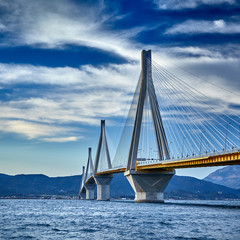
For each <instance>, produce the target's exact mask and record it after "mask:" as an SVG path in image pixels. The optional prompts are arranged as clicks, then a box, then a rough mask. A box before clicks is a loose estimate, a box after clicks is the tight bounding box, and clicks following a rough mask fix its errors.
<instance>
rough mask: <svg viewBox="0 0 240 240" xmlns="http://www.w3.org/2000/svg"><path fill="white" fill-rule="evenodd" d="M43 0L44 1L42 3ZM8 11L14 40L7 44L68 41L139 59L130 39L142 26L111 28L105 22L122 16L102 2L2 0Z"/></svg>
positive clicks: (58, 44)
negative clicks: (107, 12)
mask: <svg viewBox="0 0 240 240" xmlns="http://www.w3.org/2000/svg"><path fill="white" fill-rule="evenodd" d="M41 2H42V4H41ZM1 5H4V7H5V9H7V10H8V15H7V16H5V18H3V19H2V21H5V22H4V25H6V27H7V29H8V32H9V33H11V36H12V37H11V39H8V41H7V42H4V43H2V44H4V45H9V44H10V45H31V46H34V45H37V46H38V47H39V46H40V47H43V48H63V47H64V46H65V45H67V44H75V45H79V46H87V47H94V48H98V49H102V50H104V51H109V52H114V53H117V54H119V55H122V56H124V57H127V58H130V59H134V60H135V59H136V58H138V52H139V50H138V48H137V47H135V45H134V44H132V43H131V41H130V40H129V39H130V38H131V37H132V36H135V35H136V34H138V33H139V32H140V31H141V30H142V28H133V29H128V30H127V31H124V30H122V31H121V30H118V31H111V30H109V29H108V28H107V27H106V26H105V25H106V22H107V21H110V20H114V19H115V18H116V19H117V18H118V16H114V15H113V14H112V15H107V14H104V9H105V6H104V4H103V2H102V1H100V3H97V2H96V3H95V4H94V5H92V6H91V7H90V6H88V7H86V6H85V5H84V4H83V3H81V2H79V3H78V4H77V5H74V4H73V3H72V2H70V1H66V0H64V1H55V0H53V1H44V0H42V1H40V2H39V1H37V2H34V1H26V0H21V1H16V0H13V1H10V2H8V3H1V2H0V6H1ZM83 13H84V14H83Z"/></svg>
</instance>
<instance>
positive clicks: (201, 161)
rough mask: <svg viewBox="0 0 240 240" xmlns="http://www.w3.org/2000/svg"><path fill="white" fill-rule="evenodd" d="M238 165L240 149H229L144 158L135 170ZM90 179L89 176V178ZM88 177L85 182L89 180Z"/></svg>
mask: <svg viewBox="0 0 240 240" xmlns="http://www.w3.org/2000/svg"><path fill="white" fill-rule="evenodd" d="M226 165H240V149H237V150H231V151H228V152H224V153H213V154H211V155H202V156H195V157H194V158H192V157H189V158H184V159H173V160H165V161H159V160H145V161H137V163H136V171H144V170H160V169H163V170H173V169H179V168H196V167H212V166H226ZM125 171H126V168H123V167H119V168H113V169H109V170H104V171H102V172H98V173H97V175H104V174H113V173H121V172H125ZM90 179H91V178H90ZM90 179H88V180H87V182H88V181H89V180H90Z"/></svg>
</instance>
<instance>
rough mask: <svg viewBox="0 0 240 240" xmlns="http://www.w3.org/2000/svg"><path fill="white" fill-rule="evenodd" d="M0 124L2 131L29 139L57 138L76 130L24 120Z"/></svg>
mask: <svg viewBox="0 0 240 240" xmlns="http://www.w3.org/2000/svg"><path fill="white" fill-rule="evenodd" d="M0 123H1V124H0V130H1V131H3V132H12V133H17V134H21V135H24V136H26V137H27V138H28V139H33V138H41V137H46V136H56V135H61V134H66V133H67V132H68V131H73V130H74V129H73V128H64V127H57V126H50V125H46V124H41V123H33V122H28V121H22V120H0ZM43 139H44V138H43ZM66 139H68V138H66Z"/></svg>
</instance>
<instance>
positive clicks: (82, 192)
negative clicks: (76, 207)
mask: <svg viewBox="0 0 240 240" xmlns="http://www.w3.org/2000/svg"><path fill="white" fill-rule="evenodd" d="M84 183H85V166H83V168H82V179H81V184H80V190H79V194H78V198H79V199H86V189H85V187H84Z"/></svg>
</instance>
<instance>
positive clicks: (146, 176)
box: [124, 170, 175, 202]
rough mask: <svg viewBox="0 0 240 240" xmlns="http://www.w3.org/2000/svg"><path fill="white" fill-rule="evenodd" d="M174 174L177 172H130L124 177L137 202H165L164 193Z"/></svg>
mask: <svg viewBox="0 0 240 240" xmlns="http://www.w3.org/2000/svg"><path fill="white" fill-rule="evenodd" d="M174 174H175V171H172V172H169V171H152V172H149V171H148V172H147V171H146V172H140V171H139V172H137V171H134V170H128V171H126V172H125V173H124V176H126V178H127V180H128V181H129V183H130V184H131V186H132V188H133V190H134V191H135V199H134V201H135V202H164V198H163V192H164V190H165V188H166V187H167V185H168V183H169V181H170V180H171V178H172V176H173V175H174Z"/></svg>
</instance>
